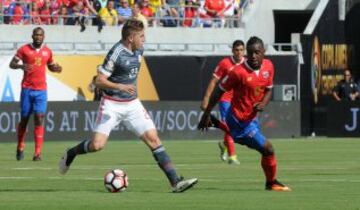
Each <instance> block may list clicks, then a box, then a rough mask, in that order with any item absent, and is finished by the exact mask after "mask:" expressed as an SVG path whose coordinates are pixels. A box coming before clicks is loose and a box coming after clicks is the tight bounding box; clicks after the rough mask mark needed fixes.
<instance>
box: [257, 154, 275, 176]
mask: <svg viewBox="0 0 360 210" xmlns="http://www.w3.org/2000/svg"><path fill="white" fill-rule="evenodd" d="M261 166H262V168H263V171H264V174H265V177H266V181H267V182H272V181H274V180H275V177H276V159H275V155H268V156H262V158H261Z"/></svg>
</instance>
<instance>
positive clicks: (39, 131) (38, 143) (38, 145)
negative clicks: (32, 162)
mask: <svg viewBox="0 0 360 210" xmlns="http://www.w3.org/2000/svg"><path fill="white" fill-rule="evenodd" d="M34 139H35V156H38V155H40V154H41V149H42V145H43V141H44V126H35V129H34Z"/></svg>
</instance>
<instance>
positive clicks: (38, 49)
mask: <svg viewBox="0 0 360 210" xmlns="http://www.w3.org/2000/svg"><path fill="white" fill-rule="evenodd" d="M30 46H31V47H32V48H33V49H34V50H36V52H39V51H40V50H41V49H42V48H43V47H44V43H42V44H41V45H40V47H39V48H36V47H35V46H34V45H33V43H30Z"/></svg>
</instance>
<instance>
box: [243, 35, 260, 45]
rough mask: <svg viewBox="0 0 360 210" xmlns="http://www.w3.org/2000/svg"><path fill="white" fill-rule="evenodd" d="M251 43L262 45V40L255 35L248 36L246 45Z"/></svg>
mask: <svg viewBox="0 0 360 210" xmlns="http://www.w3.org/2000/svg"><path fill="white" fill-rule="evenodd" d="M253 44H260V45H261V46H262V47H264V42H263V41H262V40H261V39H260V38H259V37H257V36H252V37H250V39H249V40H248V41H247V43H246V46H250V45H253Z"/></svg>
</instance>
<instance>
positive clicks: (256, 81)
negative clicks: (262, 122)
mask: <svg viewBox="0 0 360 210" xmlns="http://www.w3.org/2000/svg"><path fill="white" fill-rule="evenodd" d="M273 78H274V66H273V64H272V62H271V61H270V60H268V59H264V60H263V63H262V65H261V68H260V70H256V71H255V70H253V69H252V68H251V67H250V66H248V65H247V63H246V62H244V63H243V64H241V65H238V66H235V67H234V69H233V70H232V71H231V72H230V73H229V74H228V76H226V77H225V78H224V79H223V80H222V82H221V83H220V88H221V89H223V90H231V89H233V90H234V96H233V99H232V101H231V110H232V112H233V113H234V115H235V116H236V117H237V118H238V119H239V120H241V121H250V120H253V119H254V118H255V117H256V114H257V111H256V110H255V109H254V105H255V104H256V103H258V102H260V101H262V99H263V98H264V96H265V89H266V88H272V85H273Z"/></svg>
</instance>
